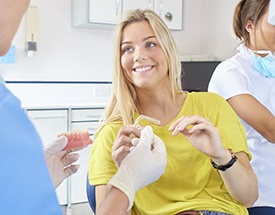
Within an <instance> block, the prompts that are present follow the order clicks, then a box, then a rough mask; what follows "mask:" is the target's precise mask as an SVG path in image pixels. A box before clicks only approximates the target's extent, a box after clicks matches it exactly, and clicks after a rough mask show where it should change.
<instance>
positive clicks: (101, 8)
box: [71, 0, 122, 28]
mask: <svg viewBox="0 0 275 215" xmlns="http://www.w3.org/2000/svg"><path fill="white" fill-rule="evenodd" d="M71 7H72V17H71V19H72V20H71V22H72V26H73V27H81V28H91V27H92V28H97V27H99V28H102V27H103V26H105V27H106V28H110V27H111V28H112V27H113V26H114V25H115V24H117V23H118V22H119V21H120V20H121V15H122V11H121V9H122V0H112V1H110V0H71Z"/></svg>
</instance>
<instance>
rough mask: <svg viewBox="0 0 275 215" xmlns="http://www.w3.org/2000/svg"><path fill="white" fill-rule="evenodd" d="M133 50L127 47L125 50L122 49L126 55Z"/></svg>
mask: <svg viewBox="0 0 275 215" xmlns="http://www.w3.org/2000/svg"><path fill="white" fill-rule="evenodd" d="M132 50H133V48H132V47H125V48H123V49H122V51H123V52H124V53H126V52H130V51H132Z"/></svg>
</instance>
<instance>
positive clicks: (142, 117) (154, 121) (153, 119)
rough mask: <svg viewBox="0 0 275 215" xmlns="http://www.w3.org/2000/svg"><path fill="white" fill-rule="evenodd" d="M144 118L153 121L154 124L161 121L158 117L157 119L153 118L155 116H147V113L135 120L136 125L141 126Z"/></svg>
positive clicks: (158, 123)
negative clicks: (140, 123)
mask: <svg viewBox="0 0 275 215" xmlns="http://www.w3.org/2000/svg"><path fill="white" fill-rule="evenodd" d="M143 119H145V120H147V121H149V122H151V123H152V124H154V125H160V121H159V120H157V119H155V118H153V117H149V116H145V115H139V116H138V118H137V119H136V120H135V123H134V125H136V126H138V127H140V125H139V122H140V121H141V120H143Z"/></svg>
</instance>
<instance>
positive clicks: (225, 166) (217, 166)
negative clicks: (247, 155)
mask: <svg viewBox="0 0 275 215" xmlns="http://www.w3.org/2000/svg"><path fill="white" fill-rule="evenodd" d="M228 151H229V152H230V154H231V160H230V161H229V162H228V163H227V164H225V165H218V164H216V163H215V162H214V161H213V160H212V159H211V164H212V166H213V167H214V168H215V169H218V170H221V171H225V170H227V169H229V168H230V167H231V166H233V164H234V163H235V162H236V161H237V160H238V158H237V156H236V155H235V153H234V152H233V151H232V149H228Z"/></svg>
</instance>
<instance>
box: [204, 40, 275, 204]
mask: <svg viewBox="0 0 275 215" xmlns="http://www.w3.org/2000/svg"><path fill="white" fill-rule="evenodd" d="M238 50H239V53H238V54H236V55H235V56H233V57H232V58H230V59H228V60H226V61H224V62H222V63H220V64H219V65H218V67H217V68H216V70H215V71H214V73H213V75H212V77H211V80H210V83H209V86H208V91H210V92H215V93H218V94H220V95H221V96H223V97H224V98H225V99H226V100H227V99H229V98H231V97H234V96H236V95H240V94H250V95H252V96H254V97H255V98H256V99H257V100H258V101H259V102H261V103H262V104H263V105H264V106H265V107H266V108H267V109H268V110H269V111H270V112H272V113H273V115H275V78H267V77H265V76H263V75H261V74H260V73H259V72H258V71H257V70H255V69H254V68H253V66H252V62H253V58H254V55H255V54H254V53H253V51H252V50H250V49H248V48H247V47H245V46H244V45H240V46H239V47H238ZM241 122H242V123H243V125H244V127H245V129H246V135H247V140H248V147H249V150H250V152H251V153H252V161H251V165H252V167H253V169H254V171H255V173H256V175H257V177H258V183H259V198H258V200H257V201H256V202H255V204H254V206H273V207H275V144H273V143H270V142H268V141H267V140H266V139H265V138H264V137H263V136H262V135H261V134H259V133H258V132H257V131H255V130H254V129H253V128H252V127H251V126H249V125H248V124H247V123H245V122H244V121H242V120H241Z"/></svg>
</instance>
